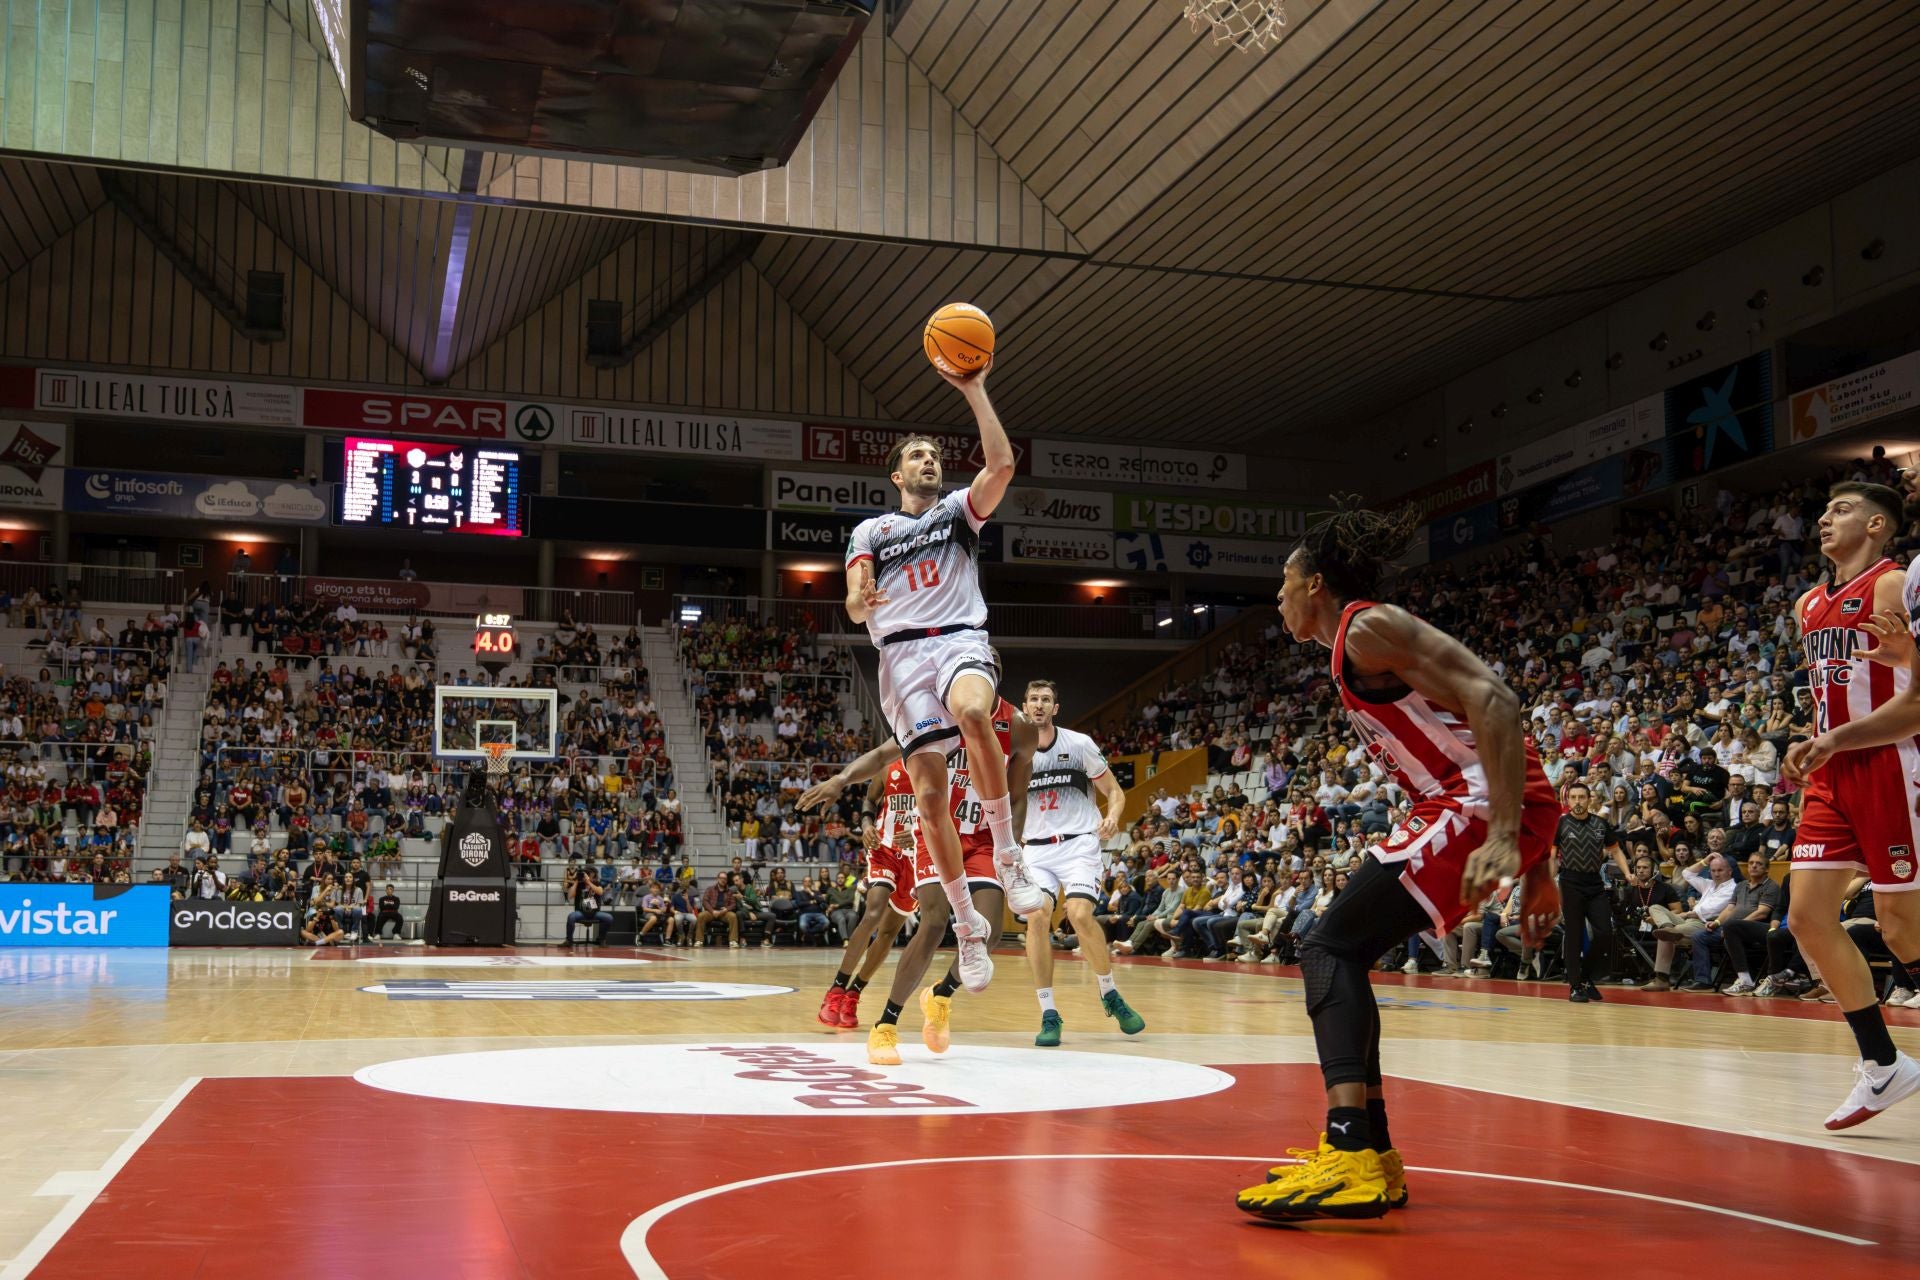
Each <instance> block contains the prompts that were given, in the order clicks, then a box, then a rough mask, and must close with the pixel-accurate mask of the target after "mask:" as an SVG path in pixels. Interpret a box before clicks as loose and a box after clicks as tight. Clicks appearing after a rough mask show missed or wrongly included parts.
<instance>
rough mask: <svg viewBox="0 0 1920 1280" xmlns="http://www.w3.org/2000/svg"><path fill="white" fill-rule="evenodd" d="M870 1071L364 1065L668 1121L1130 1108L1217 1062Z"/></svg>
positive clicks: (820, 1062) (734, 1059)
mask: <svg viewBox="0 0 1920 1280" xmlns="http://www.w3.org/2000/svg"><path fill="white" fill-rule="evenodd" d="M906 1059H907V1060H906V1063H905V1065H903V1066H899V1067H889V1068H887V1069H886V1070H885V1071H881V1070H877V1069H875V1068H873V1067H871V1066H869V1065H868V1064H867V1052H866V1045H865V1044H821V1045H806V1046H803V1045H796V1044H786V1043H782V1042H779V1041H738V1040H736V1041H728V1042H723V1043H712V1042H709V1043H706V1044H647V1045H567V1046H561V1047H555V1048H540V1049H507V1050H499V1051H492V1052H485V1053H461V1054H442V1055H439V1056H435V1057H430V1058H407V1059H403V1060H400V1061H397V1062H383V1063H378V1064H376V1065H374V1066H370V1067H364V1068H362V1069H361V1070H360V1071H358V1072H356V1073H355V1075H354V1078H355V1079H357V1080H359V1081H360V1083H362V1084H365V1085H370V1086H372V1087H373V1088H376V1089H388V1090H392V1091H393V1092H396V1093H408V1094H415V1095H418V1096H423V1097H430V1098H444V1099H449V1100H453V1101H460V1102H485V1103H495V1104H503V1105H508V1106H524V1107H553V1108H559V1109H565V1110H572V1111H618V1112H627V1113H634V1112H648V1113H666V1114H673V1115H733V1116H816V1115H869V1116H886V1115H941V1114H947V1115H953V1114H967V1115H985V1114H993V1113H996V1112H1000V1113H1006V1112H1020V1111H1069V1110H1076V1109H1079V1108H1083V1107H1119V1106H1137V1105H1140V1104H1142V1103H1149V1102H1168V1101H1172V1100H1174V1099H1176V1098H1191V1097H1197V1096H1199V1095H1201V1094H1206V1093H1214V1092H1217V1091H1219V1090H1221V1089H1225V1088H1228V1087H1229V1086H1231V1085H1232V1084H1233V1077H1232V1076H1230V1075H1228V1074H1226V1073H1225V1072H1223V1071H1216V1070H1215V1069H1213V1068H1212V1067H1204V1066H1198V1065H1196V1064H1194V1063H1189V1062H1174V1061H1170V1060H1167V1059H1161V1058H1146V1057H1134V1056H1131V1055H1121V1054H1107V1053H1074V1052H1071V1051H1067V1052H1062V1051H1053V1050H1050V1051H1048V1052H1047V1053H1035V1052H1034V1051H1032V1050H1031V1049H999V1048H989V1047H986V1046H979V1045H968V1046H966V1047H965V1048H964V1049H959V1048H956V1050H955V1052H954V1053H952V1054H950V1055H947V1056H946V1057H943V1058H938V1059H936V1058H934V1057H933V1056H932V1055H931V1054H927V1053H924V1052H921V1051H919V1049H918V1046H912V1047H910V1048H909V1049H908V1051H907V1053H906Z"/></svg>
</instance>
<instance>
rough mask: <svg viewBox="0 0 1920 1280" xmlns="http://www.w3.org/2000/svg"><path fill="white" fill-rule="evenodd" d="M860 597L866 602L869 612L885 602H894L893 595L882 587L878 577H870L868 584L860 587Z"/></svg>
mask: <svg viewBox="0 0 1920 1280" xmlns="http://www.w3.org/2000/svg"><path fill="white" fill-rule="evenodd" d="M860 599H861V600H863V601H865V602H866V606H867V609H868V611H869V614H871V611H872V610H874V609H878V608H879V607H880V606H881V605H883V604H892V603H893V597H892V596H890V595H888V594H887V593H886V592H885V591H882V590H881V589H880V580H879V579H878V578H868V579H867V581H866V585H865V586H863V587H861V588H860Z"/></svg>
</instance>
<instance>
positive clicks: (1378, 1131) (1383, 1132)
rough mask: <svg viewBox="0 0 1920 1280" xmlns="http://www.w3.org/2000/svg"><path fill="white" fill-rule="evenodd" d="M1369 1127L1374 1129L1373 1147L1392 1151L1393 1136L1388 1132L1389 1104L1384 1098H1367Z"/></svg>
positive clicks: (1378, 1149) (1377, 1149)
mask: <svg viewBox="0 0 1920 1280" xmlns="http://www.w3.org/2000/svg"><path fill="white" fill-rule="evenodd" d="M1367 1127H1368V1128H1370V1129H1372V1130H1373V1149H1374V1150H1375V1151H1391V1150H1392V1149H1393V1137H1392V1135H1391V1134H1389V1133H1388V1132H1387V1104H1386V1101H1385V1099H1382V1098H1368V1099H1367Z"/></svg>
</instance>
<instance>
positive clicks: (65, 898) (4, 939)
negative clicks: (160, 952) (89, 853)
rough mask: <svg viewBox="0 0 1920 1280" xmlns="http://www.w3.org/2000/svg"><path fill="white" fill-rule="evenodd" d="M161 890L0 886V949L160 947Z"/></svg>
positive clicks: (163, 936) (163, 933)
mask: <svg viewBox="0 0 1920 1280" xmlns="http://www.w3.org/2000/svg"><path fill="white" fill-rule="evenodd" d="M170 897H171V894H169V893H168V891H167V889H166V888H165V887H164V886H162V885H155V884H143V885H111V884H0V947H164V946H166V945H167V905H168V900H169V898H170Z"/></svg>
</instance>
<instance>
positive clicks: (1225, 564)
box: [1113, 531, 1293, 583]
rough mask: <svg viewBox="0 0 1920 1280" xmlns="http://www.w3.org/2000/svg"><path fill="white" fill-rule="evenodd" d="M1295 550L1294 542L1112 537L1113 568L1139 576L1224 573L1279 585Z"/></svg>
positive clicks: (1138, 534)
mask: <svg viewBox="0 0 1920 1280" xmlns="http://www.w3.org/2000/svg"><path fill="white" fill-rule="evenodd" d="M1292 550H1293V544H1292V543H1288V542H1255V541H1252V540H1250V539H1245V538H1183V537H1179V536H1177V535H1173V534H1162V533H1141V532H1133V531H1128V532H1122V533H1116V534H1114V535H1113V563H1114V567H1115V568H1119V569H1132V570H1134V571H1136V572H1139V573H1224V574H1232V575H1235V576H1238V577H1246V578H1270V579H1272V580H1273V581H1274V582H1276V583H1277V582H1279V580H1280V575H1281V573H1282V571H1283V570H1284V569H1285V568H1286V564H1287V554H1288V552H1290V551H1292Z"/></svg>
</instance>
